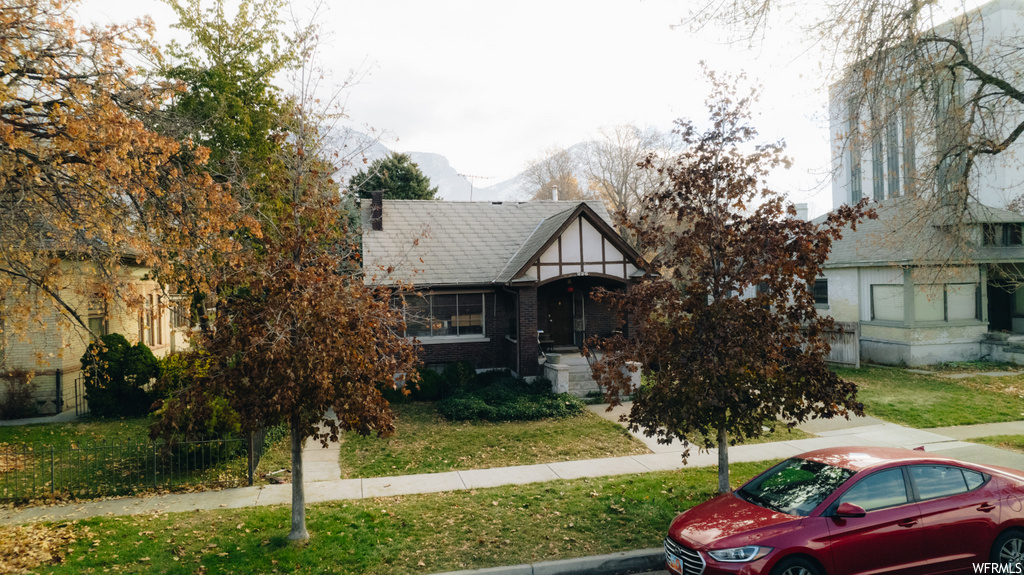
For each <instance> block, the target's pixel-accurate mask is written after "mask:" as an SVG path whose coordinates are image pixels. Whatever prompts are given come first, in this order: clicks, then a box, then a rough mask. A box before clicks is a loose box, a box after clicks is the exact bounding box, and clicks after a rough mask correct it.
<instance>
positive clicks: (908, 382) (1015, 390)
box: [836, 366, 1024, 428]
mask: <svg viewBox="0 0 1024 575" xmlns="http://www.w3.org/2000/svg"><path fill="white" fill-rule="evenodd" d="M836 373H838V374H839V375H840V376H841V377H842V378H843V379H847V380H850V381H853V382H855V383H856V384H857V385H858V386H859V387H860V391H859V393H858V396H859V397H860V400H861V401H862V402H864V411H865V413H867V414H868V415H873V416H875V417H878V418H881V419H884V420H886V421H891V422H893V423H899V424H902V425H908V426H910V427H916V428H928V427H943V426H947V425H971V424H975V423H995V422H1000V421H1017V420H1020V419H1024V375H1017V376H1008V377H987V376H975V377H969V378H964V379H950V378H948V377H941V376H939V375H932V374H918V373H910V372H908V371H907V370H905V369H898V368H891V367H878V366H868V367H862V368H860V369H852V368H836Z"/></svg>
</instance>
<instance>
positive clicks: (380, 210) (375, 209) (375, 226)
mask: <svg viewBox="0 0 1024 575" xmlns="http://www.w3.org/2000/svg"><path fill="white" fill-rule="evenodd" d="M370 229H372V230H373V231H375V232H379V231H381V230H383V229H384V192H383V191H381V190H377V191H376V192H370Z"/></svg>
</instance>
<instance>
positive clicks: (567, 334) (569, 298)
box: [537, 276, 625, 351]
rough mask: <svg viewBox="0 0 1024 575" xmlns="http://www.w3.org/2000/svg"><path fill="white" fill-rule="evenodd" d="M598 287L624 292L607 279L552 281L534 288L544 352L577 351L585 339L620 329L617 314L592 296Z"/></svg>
mask: <svg viewBox="0 0 1024 575" xmlns="http://www.w3.org/2000/svg"><path fill="white" fill-rule="evenodd" d="M597 287H604V288H605V289H612V290H614V289H624V288H625V284H624V282H620V281H616V280H614V279H609V278H597V277H588V276H571V277H561V278H557V279H553V280H551V281H549V282H546V283H544V284H543V285H541V286H539V287H538V288H537V329H538V330H540V331H541V332H542V333H541V334H540V341H541V347H542V348H544V350H545V351H551V350H555V351H559V350H562V351H565V350H568V349H579V348H580V347H582V346H583V343H584V341H585V340H586V338H587V337H590V336H592V335H610V334H611V333H612V332H613V331H615V330H616V329H619V324H620V323H621V322H620V321H619V319H618V317H617V315H616V314H615V313H614V312H613V311H612V310H611V309H610V308H609V307H608V305H607V304H606V303H603V302H598V301H596V300H594V299H593V298H592V297H591V294H592V292H593V291H594V290H595V289H596V288H597Z"/></svg>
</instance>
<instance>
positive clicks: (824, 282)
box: [811, 277, 828, 309]
mask: <svg viewBox="0 0 1024 575" xmlns="http://www.w3.org/2000/svg"><path fill="white" fill-rule="evenodd" d="M819 290H823V291H824V294H822V293H819ZM822 295H824V298H823V299H824V300H825V301H818V298H819V297H820V296H822ZM811 297H813V298H814V307H816V308H818V309H828V278H826V277H818V278H814V282H813V283H812V284H811Z"/></svg>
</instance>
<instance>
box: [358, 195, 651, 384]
mask: <svg viewBox="0 0 1024 575" xmlns="http://www.w3.org/2000/svg"><path fill="white" fill-rule="evenodd" d="M362 221H363V254H364V268H365V271H366V280H365V281H366V282H367V283H368V284H374V285H386V286H399V287H401V288H402V289H403V291H404V293H405V295H404V302H405V303H404V309H405V314H406V324H407V331H406V335H407V336H408V337H410V338H416V340H417V341H418V342H419V351H420V358H421V359H422V361H423V362H424V364H426V365H427V366H439V365H443V364H446V363H449V362H454V361H468V362H470V363H472V364H473V366H474V367H475V368H476V369H478V370H485V369H493V368H507V369H510V370H512V371H513V372H515V373H517V374H519V375H521V376H524V377H534V376H537V375H541V372H542V368H541V363H542V362H543V361H544V354H543V353H542V352H555V353H566V352H567V353H570V354H573V353H578V350H579V348H580V347H581V346H582V344H583V342H584V340H585V339H586V338H587V337H589V336H592V335H610V334H611V333H613V332H614V331H616V330H619V329H625V330H628V329H629V322H628V318H625V319H626V320H627V321H625V323H623V321H622V320H621V319H620V318H619V317H618V316H617V314H616V313H614V312H613V311H611V310H610V309H608V307H607V306H606V305H604V304H601V303H599V302H596V301H595V300H593V299H592V298H591V297H590V294H591V293H592V291H593V290H594V289H596V288H598V287H604V288H607V289H612V290H621V289H627V288H628V286H629V285H630V284H631V283H632V282H633V281H635V279H636V278H638V277H640V276H641V275H642V274H643V271H642V269H643V262H642V260H641V258H640V256H639V255H638V254H637V253H636V251H634V250H633V249H632V248H631V247H629V245H627V243H626V242H625V241H623V239H622V238H621V237H620V236H619V234H618V233H617V232H616V231H615V230H614V228H613V227H612V225H611V219H610V218H609V216H608V213H607V212H606V211H605V208H604V206H603V205H602V204H601V202H597V201H591V202H552V201H541V202H440V201H415V200H382V199H381V196H380V194H375V195H374V196H373V198H372V200H371V201H370V202H366V201H364V202H362ZM396 300H398V298H396ZM396 305H401V303H399V302H398V301H396ZM584 363H585V362H584ZM587 377H588V378H589V372H588V374H587Z"/></svg>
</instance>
